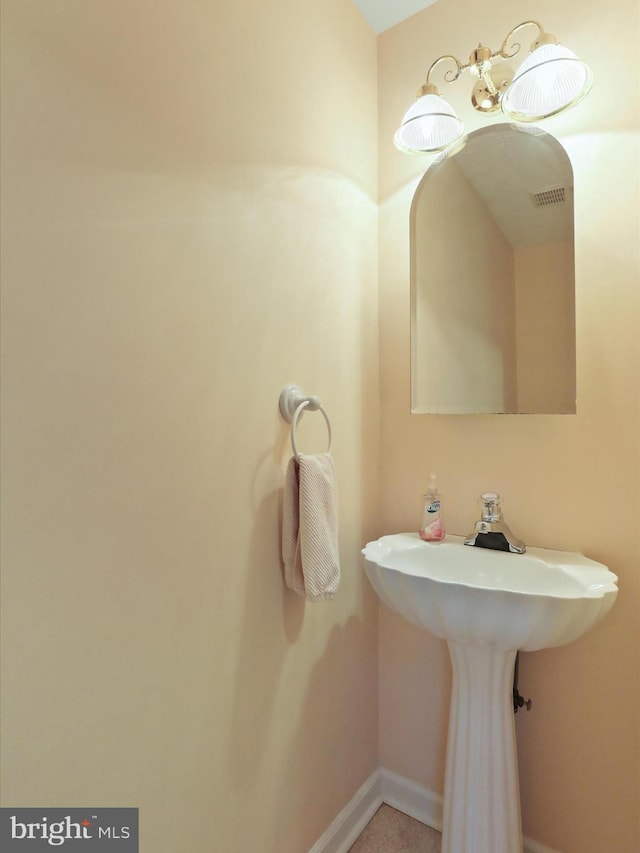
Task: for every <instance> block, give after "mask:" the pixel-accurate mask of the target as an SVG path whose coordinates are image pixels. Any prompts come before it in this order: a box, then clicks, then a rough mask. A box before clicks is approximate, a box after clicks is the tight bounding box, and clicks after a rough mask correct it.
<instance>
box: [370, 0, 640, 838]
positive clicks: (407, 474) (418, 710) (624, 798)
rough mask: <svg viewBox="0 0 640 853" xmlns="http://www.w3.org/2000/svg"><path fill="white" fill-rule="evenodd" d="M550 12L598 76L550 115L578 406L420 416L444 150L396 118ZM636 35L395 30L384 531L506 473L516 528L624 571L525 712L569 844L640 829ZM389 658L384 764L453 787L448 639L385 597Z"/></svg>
mask: <svg viewBox="0 0 640 853" xmlns="http://www.w3.org/2000/svg"><path fill="white" fill-rule="evenodd" d="M531 15H534V16H535V17H536V18H537V19H539V20H541V21H542V23H543V24H544V25H545V26H546V27H548V28H549V29H550V30H551V31H552V32H555V33H556V34H557V35H558V37H559V38H561V39H562V40H563V41H564V42H565V43H566V44H567V45H569V46H570V47H571V48H572V49H573V50H575V51H576V52H577V53H578V55H580V56H584V57H585V58H588V60H589V62H590V64H591V65H592V67H593V71H594V74H595V81H596V82H595V85H594V89H593V92H592V93H591V95H590V96H589V98H588V99H587V100H586V101H585V102H584V103H583V104H582V106H581V107H580V108H579V109H576V110H574V111H571V112H569V113H566V114H565V115H564V116H558V117H557V118H555V119H553V120H552V121H550V122H547V123H546V128H547V129H548V130H550V132H552V133H554V135H557V136H558V137H559V138H560V139H561V141H562V142H563V144H565V146H566V148H567V150H568V153H569V155H570V158H571V161H572V165H573V168H574V171H575V208H576V223H575V224H576V279H577V286H576V312H577V373H578V389H577V393H578V414H577V415H575V416H550V415H547V416H515V415H514V416H500V417H494V416H490V415H487V416H466V417H459V416H458V417H456V416H448V417H447V416H438V417H429V416H426V415H419V416H416V415H411V414H410V413H409V387H410V383H409V334H408V332H409V328H408V327H409V324H408V322H407V317H408V313H409V292H408V281H409V269H408V259H409V246H408V233H409V229H408V216H409V209H410V205H411V195H412V191H413V188H414V187H415V183H416V178H417V177H418V176H419V175H420V174H421V173H422V171H424V169H425V168H426V165H427V161H425V160H423V159H421V158H411V157H407V156H405V155H402V154H400V153H399V152H397V151H396V150H395V149H394V147H393V145H392V142H391V140H392V136H393V133H394V131H395V129H396V127H397V125H398V123H399V121H400V119H401V117H402V115H403V113H404V111H405V110H406V109H407V106H408V104H409V103H410V101H411V98H412V97H413V96H414V93H415V90H416V89H417V87H418V86H419V85H420V83H421V81H422V80H423V79H424V75H425V73H426V70H427V68H428V66H429V64H430V63H431V61H432V60H433V59H434V58H435V57H437V56H438V55H440V54H442V53H453V54H455V55H457V56H459V57H461V58H462V59H463V60H464V59H465V58H466V56H467V55H468V53H469V51H470V50H471V49H472V48H473V47H475V46H476V45H477V43H478V40H482V41H483V43H485V44H489V45H491V46H498V45H499V44H500V43H501V41H502V39H503V37H504V35H505V33H506V31H507V30H508V29H509V28H510V27H511V26H514V25H515V24H517V23H519V22H520V21H523V20H527V19H528V18H529V17H531ZM637 34H638V6H637V3H636V2H635V0H616V2H614V4H612V5H611V6H609V7H607V9H606V10H602V9H600V10H596V9H595V7H594V9H593V10H590V9H589V8H587V7H585V6H584V4H580V3H577V2H575V1H574V0H572V2H570V3H565V4H557V3H553V2H551V0H540V2H539V3H537V4H536V7H535V9H533V10H532V8H531V6H530V4H526V3H524V2H520V0H518V2H515V3H512V4H510V5H509V6H508V7H507V6H506V5H505V4H504V3H498V2H496V0H489V3H488V5H485V6H483V14H482V15H481V16H478V15H470V14H469V6H468V3H466V2H463V0H446V2H439V3H436V4H434V5H433V6H431V7H429V8H428V9H426V10H425V11H423V12H421V13H420V14H418V15H416V16H414V17H413V18H411V19H409V20H408V21H405V22H404V23H401V24H399V25H398V26H397V27H394V28H393V29H391V30H389V31H388V32H386V33H383V34H382V35H381V36H380V38H379V69H378V79H379V128H380V145H379V152H380V153H379V163H380V167H379V177H380V205H381V206H380V217H381V223H380V247H381V254H380V276H381V279H380V281H381V285H380V318H381V322H380V336H381V345H380V364H381V389H382V409H381V414H382V420H381V424H382V431H381V438H382V446H381V461H382V469H381V470H382V481H381V498H382V517H381V525H380V529H379V532H380V533H385V532H395V531H399V530H415V529H416V525H417V524H418V521H419V514H420V501H421V497H420V496H421V495H422V493H423V491H424V488H425V483H426V482H427V477H428V473H429V471H437V472H438V482H439V484H440V487H441V489H442V492H443V495H444V501H445V507H446V515H447V518H448V526H449V530H450V531H451V532H455V533H462V534H464V533H466V532H467V531H468V529H470V527H471V526H472V524H473V522H474V520H475V517H476V512H477V505H476V499H477V497H478V495H479V494H480V493H481V492H482V491H483V490H485V489H487V488H491V489H497V490H498V491H500V492H501V493H502V494H503V498H504V510H505V515H506V518H507V520H508V521H509V522H510V524H511V527H512V529H513V530H514V532H515V534H516V535H517V536H520V537H522V538H523V539H524V540H525V541H526V542H528V543H530V544H535V545H545V546H548V547H552V548H563V549H568V550H578V551H582V552H584V553H585V554H587V555H588V556H590V557H592V558H594V559H596V560H600V561H602V562H604V563H606V564H608V565H609V566H611V568H612V569H613V570H614V571H615V572H616V573H618V574H619V577H620V595H619V597H618V601H617V603H616V605H615V608H614V610H613V611H612V612H611V614H610V615H609V616H608V617H607V619H606V620H605V621H604V622H602V623H601V624H600V625H599V626H598V627H596V628H595V629H594V630H593V631H591V632H590V633H589V634H587V635H586V636H584V637H583V638H582V639H580V640H579V641H577V642H575V643H574V644H572V645H570V646H566V647H564V648H559V649H553V650H548V651H542V652H536V653H533V654H528V655H524V656H523V660H522V664H521V682H520V686H521V691H522V692H523V693H525V694H526V695H527V696H531V697H533V702H534V707H533V710H532V711H531V712H530V713H528V714H526V713H521V714H518V717H517V718H516V719H517V732H518V748H519V755H520V771H521V792H522V806H523V823H524V831H525V834H526V835H527V836H529V837H530V838H533V839H535V840H537V841H539V842H541V843H544V844H547V845H550V846H551V847H553V848H556V849H558V850H561V851H563V853H602V851H603V850H612V851H613V850H615V851H616V853H634V851H636V850H637V849H638V846H639V844H640V838H639V837H638V802H639V801H640V779H639V769H640V768H639V734H640V725H639V719H640V717H639V713H638V708H639V707H640V695H639V686H640V685H639V681H638V678H639V673H640V659H639V649H640V642H639V640H640V636H639V621H640V620H639V618H638V617H639V594H638V590H639V583H638V581H639V577H640V553H639V545H638V542H639V537H638V524H639V519H640V506H639V491H640V489H639V484H640V478H639V471H638V454H639V447H638V444H639V442H638V436H639V434H640V423H639V419H638V401H639V396H638V387H639V376H638V367H639V357H638V356H639V351H638V346H639V344H638V341H639V337H640V336H639V334H638V331H639V330H638V317H639V304H638V296H639V294H638V276H639V266H640V265H639V259H638V226H639V222H638V180H639V176H638V138H637V129H638V125H639V121H638V68H637V62H636V59H637ZM442 85H443V86H445V85H446V84H442ZM470 90H471V82H470V81H459V82H457V83H456V84H455V85H452V86H449V87H447V89H446V95H445V96H446V97H448V98H449V99H450V100H451V102H452V104H453V106H454V107H455V108H456V109H457V111H458V113H459V115H461V116H463V117H464V119H465V121H466V122H467V124H468V126H469V127H470V129H473V128H474V127H478V126H480V125H481V124H482V123H483V121H484V120H483V119H482V118H481V117H479V116H478V117H475V116H471V112H472V111H471V109H470V108H469V105H468V98H469V93H470ZM609 99H610V100H609ZM380 667H381V669H380V700H381V707H380V714H381V730H380V738H381V743H380V754H381V763H382V764H383V765H384V766H386V767H389V768H390V769H391V770H395V771H397V772H399V773H403V774H405V775H407V776H409V777H411V778H412V779H415V780H416V781H417V782H419V783H422V784H424V785H427V786H428V787H430V788H432V789H433V790H436V791H442V781H443V771H444V745H445V732H446V724H447V718H446V715H447V702H448V694H449V667H448V661H447V652H446V647H445V646H444V644H442V643H440V642H439V641H437V640H435V639H431V638H430V637H429V636H428V635H427V634H424V633H420V632H419V631H418V630H414V629H413V628H411V627H410V626H408V625H406V624H404V623H403V622H401V620H400V619H399V618H396V617H395V616H393V615H392V614H391V613H390V612H389V611H388V610H387V609H385V608H384V607H381V610H380Z"/></svg>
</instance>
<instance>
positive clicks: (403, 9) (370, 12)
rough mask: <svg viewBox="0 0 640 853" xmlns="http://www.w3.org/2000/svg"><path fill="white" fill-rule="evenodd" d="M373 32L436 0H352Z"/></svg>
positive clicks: (379, 31) (383, 28) (382, 29)
mask: <svg viewBox="0 0 640 853" xmlns="http://www.w3.org/2000/svg"><path fill="white" fill-rule="evenodd" d="M354 2H355V4H356V6H358V8H359V9H360V11H361V12H362V14H363V15H364V16H365V18H366V19H367V21H368V22H369V25H370V26H371V29H372V30H373V31H374V32H375V33H381V32H383V31H384V30H388V29H389V27H392V26H394V24H397V23H399V22H400V21H404V19H405V18H410V17H411V16H412V15H415V14H416V12H420V11H421V10H422V9H425V8H426V7H427V6H431V4H432V3H435V2H436V0H354Z"/></svg>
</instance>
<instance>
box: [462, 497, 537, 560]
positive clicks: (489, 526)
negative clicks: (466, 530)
mask: <svg viewBox="0 0 640 853" xmlns="http://www.w3.org/2000/svg"><path fill="white" fill-rule="evenodd" d="M480 506H481V507H482V518H481V519H480V521H476V526H475V528H474V530H473V533H471V534H469V536H467V538H466V539H465V540H464V544H465V545H475V546H476V547H479V548H492V549H493V550H494V551H511V552H512V553H514V554H524V552H525V551H526V550H527V546H526V545H525V544H524V542H521V541H520V539H516V537H515V536H514V535H513V533H512V532H511V531H510V530H509V526H508V524H507V523H506V521H505V520H504V519H503V518H502V506H501V503H500V495H499V494H498V493H497V492H484V493H483V494H482V495H480Z"/></svg>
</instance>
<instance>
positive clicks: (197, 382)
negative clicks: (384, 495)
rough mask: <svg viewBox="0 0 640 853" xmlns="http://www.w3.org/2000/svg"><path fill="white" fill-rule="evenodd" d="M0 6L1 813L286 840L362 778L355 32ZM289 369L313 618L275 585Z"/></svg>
mask: <svg viewBox="0 0 640 853" xmlns="http://www.w3.org/2000/svg"><path fill="white" fill-rule="evenodd" d="M2 18H3V20H2V25H3V60H4V67H3V73H2V83H3V92H2V109H3V116H2V129H3V143H2V144H3V149H2V153H3V167H4V174H3V179H2V196H3V197H2V201H3V208H4V209H3V217H2V225H3V236H2V250H3V282H4V288H5V289H4V294H3V314H2V320H3V360H2V367H3V410H4V414H5V422H4V425H3V431H2V439H3V443H4V471H3V487H4V494H3V501H2V505H3V511H4V513H5V520H4V536H3V549H4V553H3V605H4V608H5V612H4V635H3V643H2V651H3V654H4V666H3V675H4V683H3V698H4V706H3V714H2V723H3V726H4V736H3V738H2V746H3V749H4V760H3V785H2V793H3V797H4V802H5V804H6V805H14V806H27V805H30V806H40V805H49V806H71V805H96V806H116V805H129V806H139V807H140V809H141V826H142V836H141V837H142V844H141V850H142V851H143V853H176V852H177V851H179V850H184V851H187V850H188V851H190V853H200V851H201V853H205V851H211V850H214V849H215V850H220V851H230V852H231V851H236V853H247V851H261V853H262V851H265V853H266V851H273V853H300V851H303V850H307V849H309V847H310V846H311V845H312V844H313V843H314V842H315V841H316V840H317V838H318V837H319V835H320V834H321V833H322V832H323V831H324V830H325V828H326V827H327V826H328V824H329V823H330V821H331V820H332V819H333V818H334V817H335V815H336V814H337V813H338V811H339V810H340V809H341V808H342V807H343V806H344V805H345V803H346V802H347V801H348V800H349V798H350V797H351V796H352V795H353V793H354V792H355V790H356V789H357V788H358V787H359V786H360V785H361V784H362V782H363V781H364V780H365V778H366V777H367V776H368V775H369V774H370V773H371V772H372V770H373V769H374V768H375V767H376V766H377V745H376V743H377V680H376V679H377V676H376V672H377V664H376V643H377V639H376V636H377V634H376V625H377V604H376V599H375V595H374V593H373V592H372V591H371V589H370V588H369V586H368V583H367V582H366V578H365V577H364V574H363V572H362V567H361V563H360V555H359V549H360V547H361V544H362V542H363V541H365V540H366V539H367V537H369V536H370V535H371V534H372V533H373V529H372V526H373V523H374V522H373V519H374V518H375V511H376V499H377V479H376V478H377V458H378V453H377V423H378V417H377V405H378V404H377V400H378V390H377V319H376V318H377V290H376V288H377V269H376V264H377V260H376V239H377V237H376V227H377V226H376V222H377V217H376V186H375V171H376V165H375V164H376V142H375V139H376V125H375V121H376V76H375V75H376V42H375V37H374V36H373V34H372V33H371V32H370V30H369V29H368V27H367V26H366V24H365V22H364V20H363V19H362V18H361V16H360V14H359V12H358V11H357V9H356V8H355V6H354V5H353V4H352V3H351V2H350V0H328V2H323V3H320V4H318V3H310V2H302V3H301V2H299V0H295V2H294V0H275V2H272V3H269V4H265V3H262V2H252V0H250V2H249V3H243V4H235V5H234V4H233V3H217V2H216V3H208V2H201V1H200V0H184V2H180V3H176V2H157V0H133V2H113V0H91V2H85V0H57V2H55V3H49V2H46V0H3V2H2ZM291 382H296V383H298V384H300V385H302V386H303V387H304V388H305V389H307V390H308V391H309V392H310V393H315V394H317V395H319V396H320V398H321V399H322V402H323V403H324V405H325V407H326V409H327V411H328V413H329V415H330V417H331V420H332V425H333V430H334V456H335V460H336V465H337V472H338V486H339V499H340V515H339V523H340V536H341V541H340V545H341V558H342V570H343V580H342V586H341V589H340V592H339V594H338V596H337V598H336V600H335V601H334V602H332V603H326V604H325V603H323V604H317V605H307V606H305V603H304V602H303V601H302V600H301V599H298V598H297V597H296V596H295V595H294V594H293V593H289V592H288V591H286V590H285V589H284V588H283V582H282V574H281V565H280V557H279V511H280V510H279V501H280V490H281V485H282V480H283V471H284V467H285V465H286V462H287V458H288V456H289V455H290V448H289V443H288V431H287V426H286V424H284V422H283V421H282V420H281V419H280V417H279V414H278V409H277V403H278V395H279V393H280V390H281V388H282V387H283V386H284V385H286V384H288V383H291ZM298 439H299V441H300V443H301V446H302V449H303V450H305V451H306V452H314V451H315V450H316V449H318V450H319V449H324V442H325V440H326V438H325V433H324V427H323V422H322V419H321V418H319V417H318V418H317V419H316V420H314V419H313V417H311V416H309V417H307V418H305V420H304V421H303V423H302V424H301V425H300V429H299V433H298Z"/></svg>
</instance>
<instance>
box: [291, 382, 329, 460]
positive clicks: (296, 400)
mask: <svg viewBox="0 0 640 853" xmlns="http://www.w3.org/2000/svg"><path fill="white" fill-rule="evenodd" d="M305 409H308V410H309V411H310V412H320V413H321V414H322V416H323V418H324V420H325V423H326V425H327V431H328V433H329V446H328V447H327V450H326V452H327V453H329V452H330V450H331V440H332V435H331V421H330V420H329V415H328V414H327V413H326V411H325V410H324V408H323V406H322V404H321V403H320V400H319V399H318V398H317V397H313V396H307V395H306V394H305V393H304V392H303V390H302V389H301V388H300V387H299V386H297V385H287V387H286V388H284V389H283V390H282V392H281V394H280V414H281V415H282V417H283V418H284V419H285V421H287V423H290V424H291V447H292V448H293V453H294V456H300V452H299V451H298V446H297V444H296V426H297V425H298V422H299V420H300V418H301V417H302V415H303V414H304V410H305Z"/></svg>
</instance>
